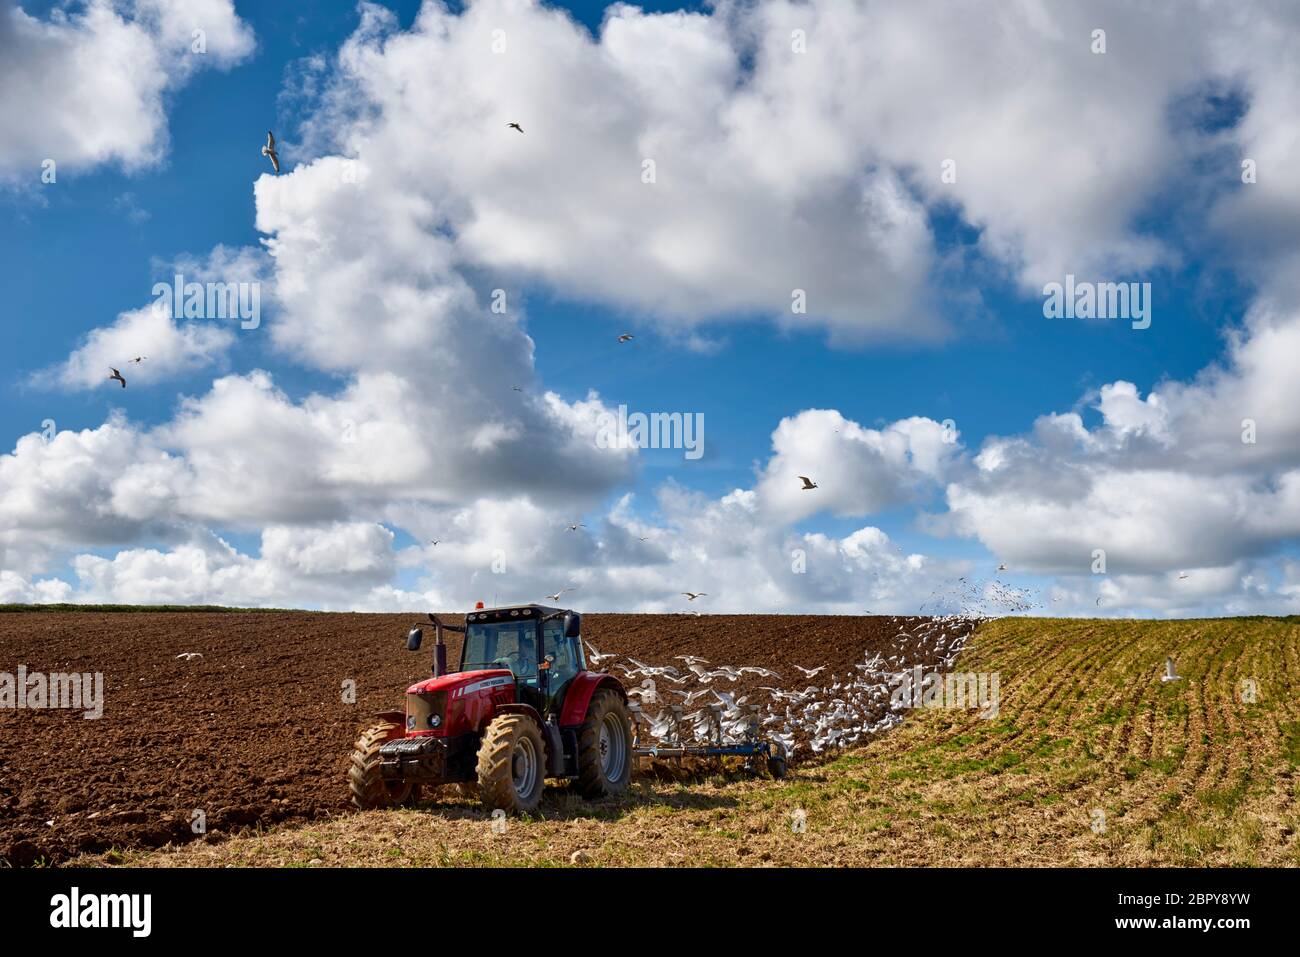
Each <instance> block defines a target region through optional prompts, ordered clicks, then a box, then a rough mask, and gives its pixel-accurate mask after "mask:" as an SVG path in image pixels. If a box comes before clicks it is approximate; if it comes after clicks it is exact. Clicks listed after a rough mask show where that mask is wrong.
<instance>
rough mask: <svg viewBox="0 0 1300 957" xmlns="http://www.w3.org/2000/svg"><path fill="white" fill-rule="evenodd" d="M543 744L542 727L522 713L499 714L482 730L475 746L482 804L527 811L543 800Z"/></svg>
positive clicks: (511, 812)
mask: <svg viewBox="0 0 1300 957" xmlns="http://www.w3.org/2000/svg"><path fill="white" fill-rule="evenodd" d="M545 782H546V744H545V743H544V742H543V741H542V729H541V728H539V727H537V722H536V721H534V720H533V719H532V718H530V717H528V716H527V715H525V714H502V715H498V716H497V717H495V718H493V719H492V723H491V724H489V725H488V726H487V730H486V731H485V732H483V743H482V744H480V745H479V749H478V793H479V797H480V798H482V800H483V803H484V805H486V806H487V807H489V808H491V809H493V810H496V809H497V808H500V809H501V810H503V811H505V812H506V813H507V814H527V813H528V812H529V811H533V810H536V808H537V805H538V804H540V803H541V801H542V788H543V786H544V785H545Z"/></svg>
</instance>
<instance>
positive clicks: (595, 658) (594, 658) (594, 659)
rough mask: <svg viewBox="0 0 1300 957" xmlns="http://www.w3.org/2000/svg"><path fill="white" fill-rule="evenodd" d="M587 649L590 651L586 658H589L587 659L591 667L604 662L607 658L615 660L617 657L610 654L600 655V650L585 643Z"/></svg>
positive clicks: (589, 643)
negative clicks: (589, 660)
mask: <svg viewBox="0 0 1300 957" xmlns="http://www.w3.org/2000/svg"><path fill="white" fill-rule="evenodd" d="M587 648H588V650H590V651H591V654H590V655H588V656H587V657H589V658H590V659H591V663H592V664H593V665H598V664H600V663H601V662H602V661H605V660H606V659H608V658H617V657H618V655H612V654H611V655H602V654H601V653H600V649H599V648H597V647H596V646H595V645H593V644H592V643H591V642H587Z"/></svg>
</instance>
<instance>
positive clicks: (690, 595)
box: [682, 591, 708, 601]
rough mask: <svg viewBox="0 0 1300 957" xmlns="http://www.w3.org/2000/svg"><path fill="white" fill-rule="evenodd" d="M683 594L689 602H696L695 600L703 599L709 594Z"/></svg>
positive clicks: (691, 592)
mask: <svg viewBox="0 0 1300 957" xmlns="http://www.w3.org/2000/svg"><path fill="white" fill-rule="evenodd" d="M682 594H683V595H685V596H686V600H687V601H695V599H697V598H703V597H704V596H705V595H707V594H708V592H706V591H684V592H682Z"/></svg>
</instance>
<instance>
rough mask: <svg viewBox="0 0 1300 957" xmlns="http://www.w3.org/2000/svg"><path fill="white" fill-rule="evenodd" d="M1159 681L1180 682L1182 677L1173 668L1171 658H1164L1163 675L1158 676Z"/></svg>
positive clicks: (1169, 656) (1168, 656)
mask: <svg viewBox="0 0 1300 957" xmlns="http://www.w3.org/2000/svg"><path fill="white" fill-rule="evenodd" d="M1160 680H1161V681H1181V680H1182V675H1180V674H1179V673H1178V671H1177V670H1176V669H1175V668H1174V659H1173V656H1171V655H1167V656H1166V657H1165V673H1164V674H1162V675H1161V676H1160Z"/></svg>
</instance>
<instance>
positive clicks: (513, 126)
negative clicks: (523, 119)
mask: <svg viewBox="0 0 1300 957" xmlns="http://www.w3.org/2000/svg"><path fill="white" fill-rule="evenodd" d="M506 129H510V130H518V131H519V132H520V133H522V132H523V131H524V128H523V127H522V126H520V125H519V124H518V123H507V124H506Z"/></svg>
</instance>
